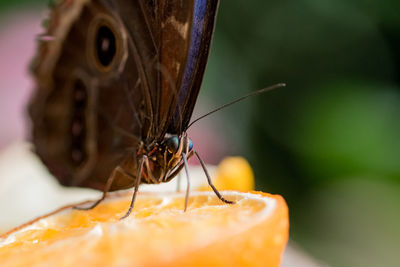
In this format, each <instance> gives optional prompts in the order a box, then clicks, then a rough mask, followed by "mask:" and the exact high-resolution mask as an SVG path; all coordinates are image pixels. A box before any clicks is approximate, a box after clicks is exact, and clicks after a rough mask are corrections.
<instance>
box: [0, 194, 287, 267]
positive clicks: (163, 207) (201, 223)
mask: <svg viewBox="0 0 400 267" xmlns="http://www.w3.org/2000/svg"><path fill="white" fill-rule="evenodd" d="M191 195H192V196H191V198H190V200H189V206H188V211H187V212H183V205H184V201H183V198H184V196H183V194H163V195H160V194H158V195H154V194H141V195H139V197H138V199H137V202H136V203H135V209H134V212H133V214H132V215H131V216H130V217H128V218H127V219H125V220H122V221H119V218H120V217H121V216H122V215H124V213H125V212H126V209H127V207H128V206H129V201H130V196H131V194H130V193H128V194H126V196H124V197H112V198H110V199H108V200H107V201H105V202H104V203H102V204H101V205H99V206H98V207H97V208H95V209H93V210H90V211H79V210H71V208H66V209H65V210H63V211H60V212H58V213H57V214H56V215H53V216H50V217H47V218H44V219H41V220H38V221H37V222H34V223H33V224H31V225H29V226H28V227H25V228H22V230H19V231H16V232H14V233H12V234H11V235H9V236H8V237H7V238H5V239H3V241H1V239H0V258H1V259H3V260H2V262H3V263H4V264H6V265H7V264H10V266H13V265H19V264H21V265H23V264H26V263H32V262H33V263H34V262H35V261H37V259H40V260H41V262H42V263H43V261H45V262H46V263H48V264H49V265H52V264H57V265H59V266H60V265H64V266H67V265H71V264H80V265H82V264H84V263H88V264H90V265H103V266H107V265H117V266H119V265H122V266H124V265H131V264H133V263H134V264H135V265H136V264H137V265H152V264H153V263H154V262H158V263H163V264H164V265H165V264H168V263H171V262H174V260H175V259H177V258H184V255H187V254H190V253H192V252H196V251H199V250H201V249H202V248H205V247H207V246H213V245H214V244H217V243H218V242H221V241H222V242H224V240H226V242H228V240H230V238H232V237H233V238H235V237H237V236H240V235H241V233H243V232H246V231H247V230H249V229H251V228H253V227H257V225H258V224H260V223H262V222H264V221H267V218H268V217H270V216H271V214H273V212H274V209H275V208H276V206H277V205H278V201H277V199H276V198H272V197H262V196H260V195H256V194H248V193H238V192H224V196H226V198H227V199H229V200H234V201H235V202H236V204H234V205H227V204H224V203H222V202H221V201H220V200H219V199H217V198H216V197H215V196H214V195H213V193H210V192H197V193H196V192H193V193H192V194H191ZM115 196H117V195H115ZM286 216H287V214H286ZM279 220H281V221H278V222H277V223H278V224H279V223H280V224H282V225H281V226H279V225H278V226H279V227H280V228H279V229H281V230H280V231H277V232H276V233H274V232H273V233H272V236H271V238H269V239H268V240H267V241H268V242H269V241H271V240H272V241H271V242H272V243H274V244H273V245H275V246H276V247H279V248H280V251H278V256H280V255H279V253H281V252H282V250H283V247H284V246H285V244H286V240H287V228H288V225H287V224H288V222H287V217H286V218H285V217H284V216H283V217H282V218H279ZM277 223H275V224H277ZM266 226H267V225H266ZM282 229H283V230H282ZM270 230H271V231H273V229H270ZM255 235H257V233H255ZM264 241H265V240H264ZM264 241H263V240H261V241H260V240H259V241H255V242H264ZM252 242H254V241H252ZM123 244H125V245H123ZM250 245H252V244H250ZM253 245H254V244H253ZM265 249H268V248H265ZM60 252H61V253H60ZM21 253H23V255H24V256H23V257H21ZM99 255H101V257H100V256H99ZM132 259H134V261H133V262H132ZM175 263H176V261H175Z"/></svg>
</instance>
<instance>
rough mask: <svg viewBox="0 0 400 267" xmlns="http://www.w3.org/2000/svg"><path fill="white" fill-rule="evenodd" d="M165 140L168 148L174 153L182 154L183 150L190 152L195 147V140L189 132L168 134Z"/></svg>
mask: <svg viewBox="0 0 400 267" xmlns="http://www.w3.org/2000/svg"><path fill="white" fill-rule="evenodd" d="M164 142H165V148H166V150H167V151H168V152H169V153H170V154H173V155H180V154H181V153H182V152H184V153H189V152H190V151H192V149H193V142H192V140H191V139H190V138H189V137H187V134H183V135H182V136H178V135H171V136H167V137H166V139H165V141H164Z"/></svg>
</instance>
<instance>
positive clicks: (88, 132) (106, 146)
mask: <svg viewBox="0 0 400 267" xmlns="http://www.w3.org/2000/svg"><path fill="white" fill-rule="evenodd" d="M133 2H135V1H133ZM132 9H133V10H138V8H132ZM49 23H50V25H49V28H48V32H47V33H46V35H47V36H49V37H48V38H46V40H43V41H41V42H40V45H39V53H38V56H37V57H36V59H35V61H34V64H33V73H34V76H35V79H36V86H37V87H36V91H35V95H34V97H33V100H32V102H31V105H30V109H29V110H30V116H31V118H32V122H33V141H34V144H35V148H36V152H37V153H38V155H39V156H40V157H41V159H42V160H43V161H44V163H45V164H46V165H47V166H48V167H49V169H50V171H51V172H52V173H53V174H54V175H55V176H56V177H57V179H58V180H59V181H60V182H61V183H62V184H64V185H72V186H84V187H92V188H97V189H103V187H104V185H105V183H106V180H107V179H108V177H109V176H110V174H111V173H112V171H113V170H114V169H115V167H116V166H118V165H120V164H124V165H129V166H130V168H132V169H135V168H136V165H135V164H136V160H135V155H136V148H137V145H138V142H139V140H141V138H142V137H143V136H147V135H149V132H150V129H151V123H152V121H151V118H152V117H153V107H152V103H153V102H154V101H153V100H152V97H155V96H151V95H150V94H149V93H150V90H149V89H148V88H149V87H150V86H156V85H154V84H152V82H153V81H156V80H157V79H155V78H154V77H156V76H157V75H158V72H157V71H156V70H154V71H152V68H151V67H149V65H150V63H147V62H150V58H155V57H156V56H157V54H158V50H157V48H156V47H154V46H152V45H153V41H152V40H151V38H146V37H142V38H136V40H135V42H134V41H133V40H132V39H134V38H132V36H131V35H130V31H128V26H130V25H126V24H125V22H124V21H123V20H121V18H120V15H119V14H118V10H117V9H116V6H115V5H114V4H113V3H111V2H106V1H64V2H61V3H60V4H58V5H57V6H56V7H55V8H54V9H53V11H52V14H51V19H50V22H49ZM132 24H133V22H132ZM140 24H142V25H141V26H140ZM102 27H103V28H102ZM136 27H143V28H145V27H147V25H145V24H144V21H142V20H139V19H138V20H137V21H136ZM100 32H101V33H100ZM110 32H111V35H113V36H114V39H113V38H108V39H107V36H108V37H109V36H110ZM99 36H100V37H99ZM102 36H103V37H105V39H106V42H105V44H103V43H104V42H102ZM48 39H50V40H48ZM103 39H104V38H103ZM103 41H104V40H103ZM107 43H108V44H107ZM102 45H105V46H107V45H108V46H110V47H112V49H111V50H113V51H114V52H115V55H114V57H113V58H112V59H111V60H110V55H107V51H108V50H107V49H105V51H106V52H105V53H103V52H101V51H102V50H101V49H102V47H101V46H102ZM143 48H145V49H143ZM140 50H141V51H142V52H141V53H139V51H140ZM99 51H100V52H99ZM102 53H103V54H102ZM111 54H112V53H111ZM99 58H101V59H100V60H99ZM153 60H154V59H153ZM153 83H154V82H153ZM131 185H132V181H131V180H130V179H126V177H123V176H121V177H120V179H117V181H116V183H115V186H114V188H116V189H119V188H126V187H130V186H131Z"/></svg>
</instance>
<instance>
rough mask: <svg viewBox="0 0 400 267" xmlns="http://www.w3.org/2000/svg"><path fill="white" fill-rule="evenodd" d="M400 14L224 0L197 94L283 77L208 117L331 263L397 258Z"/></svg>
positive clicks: (237, 92) (356, 5)
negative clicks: (282, 200) (260, 92)
mask: <svg viewBox="0 0 400 267" xmlns="http://www.w3.org/2000/svg"><path fill="white" fill-rule="evenodd" d="M17 2H18V1H15V0H14V1H5V0H0V8H4V7H5V4H8V3H13V5H16V4H17ZM27 2H28V1H19V3H23V4H25V3H27ZM36 2H37V3H38V4H41V5H44V4H45V3H47V1H39V0H37V1H36ZM29 3H31V4H32V3H33V1H32V0H30V1H29ZM23 4H22V5H21V6H23ZM399 10H400V2H399V1H398V0H386V1H378V0H353V1H347V0H270V1H265V0H252V1H247V2H245V1H242V0H222V1H221V5H220V11H219V17H218V24H217V30H216V34H215V40H214V44H213V48H212V52H211V57H210V60H209V66H208V70H207V73H206V77H205V82H204V85H203V89H202V90H201V95H200V97H201V98H202V99H203V100H204V99H205V98H207V101H208V105H209V106H210V107H213V106H218V105H220V104H222V103H225V102H227V101H229V100H232V99H235V98H237V97H238V96H241V95H243V94H245V93H247V92H249V91H253V90H256V89H259V88H263V87H266V86H269V85H272V84H274V83H277V82H286V83H287V87H286V88H282V89H278V90H276V91H273V92H270V93H268V94H266V95H262V96H257V97H254V98H252V99H248V100H246V101H245V102H242V103H240V104H237V105H235V106H234V107H230V108H229V109H227V110H225V111H221V112H220V113H219V114H218V115H216V116H214V117H213V118H212V119H215V120H217V121H219V122H220V123H221V124H222V125H223V127H220V128H219V129H218V130H221V131H224V132H225V136H226V138H227V142H228V144H230V146H229V148H228V150H229V152H230V153H232V154H245V155H247V157H248V158H249V159H250V161H251V163H252V165H253V167H254V170H255V176H256V178H257V187H258V189H262V190H265V191H269V192H273V193H280V194H283V195H284V196H285V198H286V199H287V201H288V203H289V206H290V213H291V231H292V233H291V237H292V238H293V239H294V240H295V241H296V242H297V243H299V244H300V245H301V246H303V247H304V248H305V249H306V250H307V251H308V252H310V253H311V254H312V255H314V256H315V257H317V258H319V259H321V260H322V261H325V262H326V263H328V264H331V265H332V266H397V264H398V263H399V262H400V256H399V254H398V253H397V252H398V250H399V249H400V247H399V244H400V232H399V229H400V228H399V223H398V222H399V220H400V209H399V208H398V207H399V205H400V198H399V195H400V162H399V161H400V119H399V118H400V88H399V85H400V84H399V83H400V12H399ZM210 119H211V118H210Z"/></svg>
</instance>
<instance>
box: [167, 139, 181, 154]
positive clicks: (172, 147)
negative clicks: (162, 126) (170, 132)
mask: <svg viewBox="0 0 400 267" xmlns="http://www.w3.org/2000/svg"><path fill="white" fill-rule="evenodd" d="M166 145H167V149H168V151H169V152H170V153H176V151H178V148H179V138H178V137H177V136H174V137H171V138H169V139H168V140H167V143H166Z"/></svg>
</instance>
